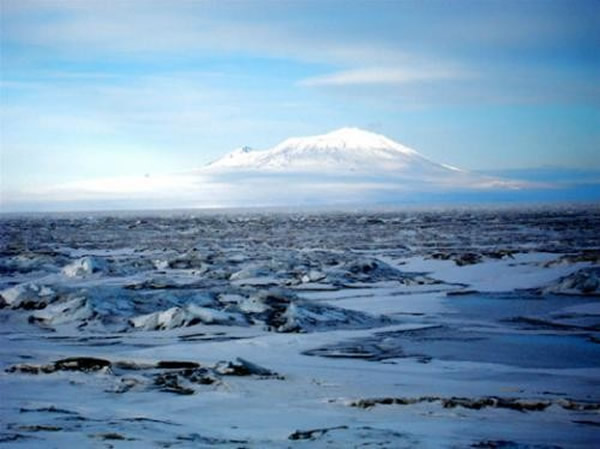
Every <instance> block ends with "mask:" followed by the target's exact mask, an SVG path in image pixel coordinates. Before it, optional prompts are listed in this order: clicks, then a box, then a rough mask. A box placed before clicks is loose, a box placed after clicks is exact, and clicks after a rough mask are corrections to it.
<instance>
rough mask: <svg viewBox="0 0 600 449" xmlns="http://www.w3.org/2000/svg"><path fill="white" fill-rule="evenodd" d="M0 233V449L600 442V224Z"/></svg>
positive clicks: (285, 217) (5, 221)
mask: <svg viewBox="0 0 600 449" xmlns="http://www.w3.org/2000/svg"><path fill="white" fill-rule="evenodd" d="M407 154H409V155H410V154H411V153H410V152H408V153H407ZM0 225H1V227H2V233H1V234H0V235H1V239H2V240H1V244H2V246H1V254H0V276H1V277H0V320H1V322H2V327H1V329H2V331H1V334H0V335H1V337H0V338H1V339H2V341H0V351H2V356H1V358H0V364H1V366H0V370H1V372H0V395H1V400H0V417H1V418H0V419H1V425H2V428H1V429H0V447H23V448H36V447H39V448H46V447H102V448H104V447H115V448H117V447H123V448H126V447H127V448H129V447H139V448H147V447H173V448H187V447H190V448H192V447H193V448H208V447H211V448H212V447H217V448H219V447H222V448H282V447H285V448H295V447H299V448H300V447H310V448H348V447H387V448H421V447H426V448H438V447H440V448H468V447H474V448H499V447H503V448H522V449H523V448H528V449H542V448H546V449H548V448H589V447H594V446H595V445H597V444H598V441H600V430H599V429H600V418H599V413H600V394H599V393H598V392H599V391H600V346H599V344H598V343H599V342H600V233H599V232H598V229H600V210H599V209H598V208H589V209H575V210H573V209H556V210H550V211H540V210H533V211H527V210H499V211H492V210H490V211H485V210H462V211H449V210H446V211H429V212H417V211H413V212H398V211H388V212H364V213H359V212H355V213H343V212H339V213H333V212H331V213H303V214H301V213H297V214H266V213H265V214H261V213H244V214H243V213H223V214H209V213H201V212H197V213H187V214H184V213H171V214H166V213H165V214H162V215H139V216H138V215H136V216H134V215H127V214H122V215H112V216H109V215H94V216H77V215H73V216H35V217H34V216H32V217H21V218H18V217H17V218H9V217H4V218H2V221H1V222H0Z"/></svg>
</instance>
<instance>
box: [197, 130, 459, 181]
mask: <svg viewBox="0 0 600 449" xmlns="http://www.w3.org/2000/svg"><path fill="white" fill-rule="evenodd" d="M209 167H211V168H212V169H236V170H244V171H246V170H249V171H265V172H302V173H305V172H314V173H323V172H325V173H329V174H335V173H337V174H348V173H361V174H369V173H370V174H376V173H386V174H388V175H389V174H391V173H394V172H395V173H397V174H404V175H408V174H411V175H423V174H425V173H430V174H431V172H435V173H437V174H443V173H449V172H457V171H459V170H458V169H455V168H453V167H450V166H447V165H443V164H438V163H435V162H433V161H431V160H429V159H427V158H426V157H425V156H422V155H421V154H419V153H418V152H416V151H415V150H413V149H412V148H408V147H406V146H404V145H402V144H400V143H398V142H395V141H393V140H391V139H389V138H387V137H385V136H383V135H381V134H376V133H373V132H370V131H365V130H362V129H358V128H341V129H338V130H335V131H332V132H329V133H327V134H321V135H317V136H309V137H292V138H289V139H286V140H284V141H283V142H281V143H280V144H278V145H276V146H275V147H273V148H271V149H269V150H264V151H252V152H249V151H241V150H240V149H238V150H235V151H233V152H231V153H229V154H227V155H225V156H224V157H223V158H221V159H219V160H217V161H215V162H213V163H212V164H210V165H209Z"/></svg>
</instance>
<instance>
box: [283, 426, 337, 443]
mask: <svg viewBox="0 0 600 449" xmlns="http://www.w3.org/2000/svg"><path fill="white" fill-rule="evenodd" d="M346 429H348V426H337V427H326V428H323V429H312V430H296V431H295V432H294V433H292V434H291V435H290V436H289V437H288V439H289V440H315V439H317V438H320V437H322V436H323V435H325V434H326V433H328V432H331V431H332V430H346Z"/></svg>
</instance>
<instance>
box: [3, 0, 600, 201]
mask: <svg viewBox="0 0 600 449" xmlns="http://www.w3.org/2000/svg"><path fill="white" fill-rule="evenodd" d="M0 12H1V14H0V21H1V23H0V25H1V26H0V37H1V43H0V44H1V48H0V50H1V54H0V62H1V66H0V75H1V79H0V83H1V85H0V86H1V92H0V95H1V97H0V99H1V108H2V109H1V112H0V114H1V115H0V132H1V134H0V144H1V155H0V157H1V161H0V162H1V167H0V169H1V177H2V181H1V182H2V190H3V191H4V192H8V191H13V190H19V189H23V188H25V187H28V186H32V185H45V184H60V183H63V182H71V181H77V180H79V179H82V178H83V179H88V178H94V177H110V176H125V175H131V176H139V175H144V174H146V173H150V174H156V173H170V172H177V171H183V170H188V169H190V168H193V167H198V166H201V165H203V164H205V163H207V162H209V161H211V160H213V159H216V158H218V157H219V156H221V155H222V154H224V153H226V152H228V151H230V150H231V149H233V148H235V147H238V146H242V145H249V146H252V147H255V148H268V147H271V146H273V145H275V144H277V143H278V142H279V141H281V140H283V139H284V138H287V137H289V136H302V135H311V134H319V133H323V132H327V131H329V130H332V129H335V128H339V127H343V126H357V127H362V128H366V129H370V130H373V131H376V132H380V133H382V134H385V135H387V136H388V137H391V138H393V139H395V140H397V141H399V142H401V143H403V144H405V145H408V146H411V147H413V148H415V149H416V150H418V151H419V152H421V153H423V154H425V155H426V156H428V157H430V158H432V159H434V160H437V161H440V162H444V163H448V164H452V165H455V166H459V167H462V168H467V169H504V168H521V167H538V166H548V165H551V166H563V167H586V168H600V112H599V111H600V109H599V107H600V83H599V82H598V80H600V2H598V1H595V0H594V1H576V0H568V1H550V0H548V1H453V2H450V1H418V2H417V1H376V0H375V1H349V0H344V1H311V0H307V1H293V0H287V1H286V0H284V1H274V0H272V1H252V0H249V1H227V0H220V1H217V0H215V1H185V0H182V1H176V2H175V1H167V0H165V1H159V0H157V1H152V0H146V1H135V0H129V1H127V0H122V1H115V2H106V1H94V0H86V1H73V0H72V1H69V0H60V1H52V0H47V1H29V0H0ZM5 194H6V193H5Z"/></svg>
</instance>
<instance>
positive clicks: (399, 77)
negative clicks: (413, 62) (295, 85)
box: [299, 67, 474, 87]
mask: <svg viewBox="0 0 600 449" xmlns="http://www.w3.org/2000/svg"><path fill="white" fill-rule="evenodd" d="M472 76H474V74H472V73H469V72H467V71H465V70H457V69H451V68H439V67H436V68H430V69H427V68H422V69H415V68H410V69H404V68H397V67H367V68H360V69H351V70H343V71H339V72H335V73H330V74H327V75H322V76H315V77H310V78H306V79H304V80H301V81H300V82H299V84H300V85H301V86H307V87H318V86H352V85H373V84H405V83H414V82H421V81H441V80H454V79H464V78H468V77H472Z"/></svg>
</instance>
